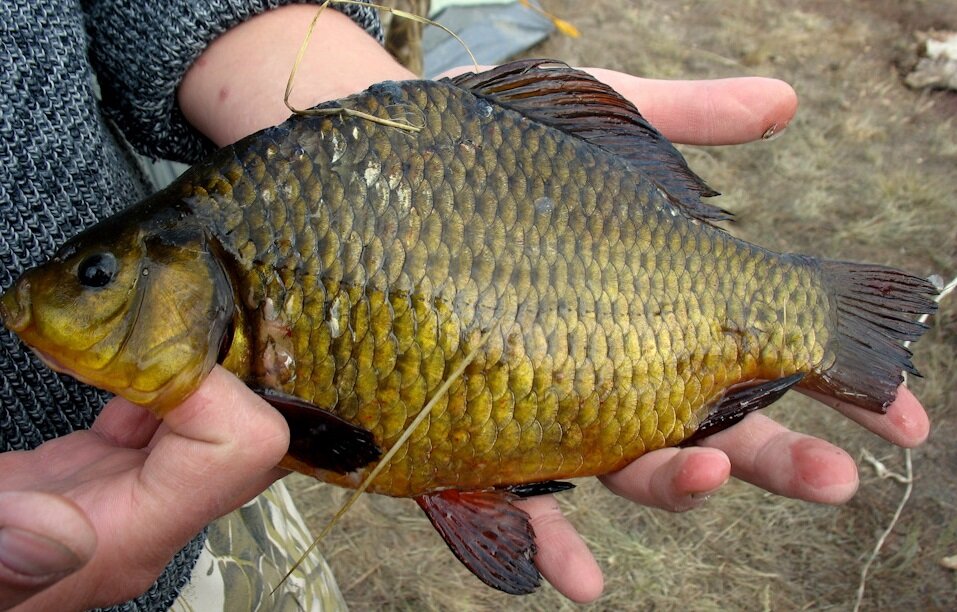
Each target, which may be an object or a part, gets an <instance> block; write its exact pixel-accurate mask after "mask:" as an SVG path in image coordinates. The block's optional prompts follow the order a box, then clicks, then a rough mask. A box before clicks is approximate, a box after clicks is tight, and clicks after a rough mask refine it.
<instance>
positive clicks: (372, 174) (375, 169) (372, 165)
mask: <svg viewBox="0 0 957 612" xmlns="http://www.w3.org/2000/svg"><path fill="white" fill-rule="evenodd" d="M381 173H382V168H381V167H380V166H379V164H377V163H376V162H375V161H371V160H370V161H369V163H368V164H367V165H366V169H365V172H364V173H363V176H364V178H365V180H366V186H367V187H371V186H372V183H374V182H376V180H378V178H379V174H381Z"/></svg>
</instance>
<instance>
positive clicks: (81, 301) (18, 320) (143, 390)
mask: <svg viewBox="0 0 957 612" xmlns="http://www.w3.org/2000/svg"><path fill="white" fill-rule="evenodd" d="M141 217H142V215H140V216H139V217H138V216H137V215H136V214H135V212H134V213H129V212H127V213H121V214H120V215H118V216H117V217H113V218H111V219H108V220H106V221H105V222H103V223H100V224H98V225H96V226H93V227H92V228H90V229H89V230H87V231H86V232H83V233H81V234H79V235H78V236H76V237H75V238H74V239H72V240H70V241H69V242H67V243H66V244H65V245H64V246H63V247H62V248H61V249H60V250H59V251H58V252H57V253H56V255H55V256H54V257H53V258H52V259H51V260H50V261H48V262H47V263H45V264H42V265H40V266H38V267H36V268H32V269H30V270H27V271H26V272H25V273H24V274H23V275H22V276H21V277H20V278H19V279H18V280H17V281H16V283H15V284H14V285H13V286H12V287H11V288H9V289H8V290H7V291H6V292H5V293H4V294H3V296H2V297H0V318H2V320H3V323H4V325H5V326H6V327H7V328H9V329H10V330H11V331H13V332H14V333H16V334H17V335H18V336H19V337H20V338H21V340H23V342H24V343H26V344H27V345H28V346H29V347H30V348H32V349H33V351H34V352H35V353H36V354H37V355H38V356H39V357H40V358H41V359H42V360H43V361H44V362H45V363H46V364H47V365H48V366H50V367H51V368H53V369H54V370H57V371H59V372H63V373H66V374H69V375H71V376H73V377H75V378H77V379H79V380H81V381H83V382H85V383H88V384H91V385H94V386H96V387H100V388H102V389H106V390H108V391H111V392H113V393H115V394H117V395H120V396H122V397H125V398H126V399H128V400H130V401H132V402H133V403H136V404H139V405H142V406H144V407H146V408H149V409H150V410H151V411H153V412H154V413H155V414H157V415H158V416H162V414H164V413H165V412H166V411H167V410H169V409H170V408H172V407H173V406H175V405H177V404H179V403H180V402H181V401H182V400H183V399H185V398H186V397H187V396H188V395H189V394H190V393H192V392H193V391H194V390H195V389H196V388H197V387H198V386H199V384H200V383H201V382H202V380H203V378H205V376H206V375H207V374H208V373H209V371H210V370H211V369H212V367H213V366H214V365H215V363H216V361H217V357H218V355H219V351H220V348H221V346H222V345H223V344H224V339H225V337H226V336H228V335H229V327H230V322H231V319H232V316H233V310H234V306H233V303H234V300H233V298H232V295H233V294H232V291H231V287H230V283H229V280H228V277H227V275H226V273H225V270H224V268H223V266H222V263H221V260H220V258H219V257H218V256H217V252H216V248H215V245H214V244H213V243H212V241H211V239H209V238H208V237H207V236H206V235H205V234H204V232H203V231H202V229H201V228H200V227H198V225H197V224H190V222H189V219H188V217H187V218H186V220H185V221H184V218H183V217H182V216H181V215H178V214H165V215H159V216H154V217H153V218H148V219H146V220H145V221H144V220H143V219H142V218H141Z"/></svg>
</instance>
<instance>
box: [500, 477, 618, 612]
mask: <svg viewBox="0 0 957 612" xmlns="http://www.w3.org/2000/svg"><path fill="white" fill-rule="evenodd" d="M516 505H517V506H519V507H520V508H521V509H522V510H524V511H525V512H527V513H528V515H529V517H530V518H531V524H532V529H534V531H535V544H536V545H537V547H538V552H537V553H536V554H535V565H536V566H537V567H538V570H539V571H540V572H541V573H542V576H544V577H545V580H548V582H549V583H551V585H552V586H554V587H555V588H556V589H557V590H558V591H559V592H560V593H561V594H562V595H564V596H565V597H567V598H569V599H571V600H572V601H575V602H578V603H588V602H590V601H594V600H595V599H597V598H598V596H599V595H601V591H602V589H603V588H604V586H605V583H604V578H603V577H602V575H601V570H600V569H599V568H598V564H597V563H596V562H595V558H594V557H593V556H592V554H591V551H589V550H588V546H586V545H585V542H584V541H583V540H582V539H581V536H579V535H578V532H577V531H575V528H574V527H572V525H571V523H569V522H568V519H566V518H565V516H564V515H563V514H562V511H561V509H560V508H559V507H558V502H557V501H555V498H554V497H553V496H551V495H540V496H537V497H530V498H528V499H523V500H521V501H518V502H516Z"/></svg>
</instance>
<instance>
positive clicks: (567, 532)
mask: <svg viewBox="0 0 957 612" xmlns="http://www.w3.org/2000/svg"><path fill="white" fill-rule="evenodd" d="M589 72H591V73H592V74H594V75H595V76H596V77H598V78H599V79H601V80H602V81H604V82H606V83H608V84H609V85H611V86H612V87H614V88H615V89H616V90H618V91H619V92H620V93H621V94H622V95H624V96H625V97H627V98H628V99H630V100H631V101H632V102H634V104H635V105H636V106H637V107H638V109H639V110H640V111H641V113H642V114H643V115H644V117H645V118H646V119H648V121H650V122H651V124H652V125H654V126H655V127H656V128H658V130H660V131H661V132H662V133H663V134H664V135H665V136H667V137H668V138H669V139H671V140H672V141H674V142H679V143H686V144H708V145H712V144H736V143H743V142H748V141H752V140H758V139H760V138H762V137H766V136H767V135H769V134H771V133H780V132H781V130H783V129H784V128H785V127H786V126H787V125H788V123H789V122H790V121H791V119H792V117H793V116H794V112H795V110H796V109H797V98H796V96H795V94H794V91H793V90H792V89H791V87H790V86H789V85H787V84H786V83H783V82H781V81H776V80H772V79H762V78H741V79H722V80H714V81H655V80H648V79H640V78H636V77H632V76H629V75H626V74H622V73H619V72H613V71H610V70H598V69H589ZM828 403H829V404H830V405H832V406H834V407H835V408H837V409H838V410H839V411H841V412H842V413H843V414H845V415H846V416H848V417H849V418H851V419H852V420H854V421H856V422H858V423H860V424H861V425H863V426H864V427H866V428H867V429H869V430H871V431H873V432H874V433H876V434H878V435H880V436H881V437H883V438H885V439H886V440H889V441H890V442H893V443H895V444H898V445H901V446H906V447H911V446H916V445H918V444H920V443H921V442H923V441H924V439H925V438H926V437H927V433H928V429H929V423H928V420H927V415H926V413H925V412H924V409H923V408H922V407H921V405H920V403H919V402H918V401H917V399H916V398H915V397H914V396H913V395H912V394H911V393H910V391H908V390H907V389H906V388H904V387H901V389H900V390H899V392H898V396H897V400H896V401H895V402H894V403H893V404H892V405H891V406H890V407H889V408H888V411H887V414H884V415H879V414H875V413H872V412H868V411H866V410H864V409H861V408H857V407H854V406H847V405H838V404H836V403H834V402H831V401H828ZM731 476H734V477H736V478H741V479H743V480H746V481H748V482H750V483H753V484H755V485H757V486H759V487H762V488H764V489H766V490H768V491H770V492H772V493H776V494H778V495H784V496H787V497H794V498H797V499H803V500H807V501H812V502H818V503H825V504H840V503H844V502H846V501H847V500H848V499H850V498H851V496H853V495H854V492H855V491H856V490H857V485H858V476H857V467H856V465H855V463H854V460H853V459H852V458H851V457H850V456H849V455H848V454H847V453H846V452H844V451H843V450H841V449H840V448H837V447H836V446H833V445H832V444H829V443H828V442H825V441H824V440H820V439H817V438H814V437H812V436H807V435H804V434H800V433H797V432H793V431H790V430H788V429H787V428H786V427H784V426H782V425H779V424H778V423H776V422H774V421H773V420H772V419H770V418H768V417H766V416H764V415H763V414H759V413H756V414H751V415H749V416H748V417H746V418H745V419H744V421H742V422H741V423H739V424H738V425H736V426H734V427H732V428H730V429H727V430H725V431H722V432H720V433H717V434H715V435H712V436H710V437H708V438H705V439H703V440H701V441H700V442H699V443H698V445H697V446H694V447H689V448H680V449H679V448H667V449H662V450H658V451H654V452H652V453H648V454H646V455H643V456H642V457H640V458H639V459H637V460H636V461H634V462H633V463H631V464H630V465H628V466H627V467H626V468H624V469H623V470H621V471H619V472H616V473H614V474H609V475H607V476H604V477H602V479H601V480H602V482H603V483H604V484H605V485H606V486H607V487H608V488H609V489H611V490H612V491H613V492H615V493H617V494H618V495H620V496H622V497H624V498H626V499H629V500H631V501H633V502H636V503H639V504H642V505H645V506H652V507H656V508H663V509H666V510H672V511H684V510H689V509H691V508H694V507H695V506H697V505H698V504H700V503H702V502H703V501H704V499H705V498H707V496H708V495H710V494H711V493H713V492H714V491H716V490H717V489H718V488H720V487H721V485H723V484H724V483H725V482H727V481H728V479H729V478H730V477H731ZM520 504H521V506H522V508H523V509H524V510H525V511H526V512H528V513H529V515H530V516H531V517H532V525H533V527H534V529H535V534H536V543H537V545H538V554H537V556H536V557H535V563H536V565H537V566H538V568H539V570H540V571H541V572H542V575H544V576H545V578H546V579H547V580H548V581H549V582H550V583H552V585H553V586H554V587H555V588H556V589H558V591H560V592H561V593H562V594H564V595H565V596H566V597H569V598H570V599H572V600H575V601H579V602H587V601H591V600H593V599H595V598H597V597H598V596H599V595H600V594H601V591H602V586H603V579H602V575H601V570H600V569H599V568H598V565H597V563H596V562H595V560H594V558H593V557H592V555H591V553H590V552H589V550H588V548H587V546H586V545H585V543H584V542H583V541H582V539H581V538H580V537H579V535H578V534H577V533H576V531H575V529H574V528H573V527H572V526H571V524H570V523H569V522H568V521H567V520H566V519H565V518H564V517H563V516H562V514H561V511H560V509H559V507H558V503H557V502H556V501H555V499H554V497H552V496H541V497H535V498H530V499H527V500H523V501H521V502H520Z"/></svg>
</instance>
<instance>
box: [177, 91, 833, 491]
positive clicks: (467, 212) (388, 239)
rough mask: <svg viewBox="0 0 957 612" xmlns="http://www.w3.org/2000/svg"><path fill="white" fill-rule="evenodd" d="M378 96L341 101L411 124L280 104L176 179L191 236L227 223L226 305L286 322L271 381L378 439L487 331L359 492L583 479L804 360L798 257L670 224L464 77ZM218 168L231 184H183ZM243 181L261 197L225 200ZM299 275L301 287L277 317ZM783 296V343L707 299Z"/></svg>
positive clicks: (807, 306)
mask: <svg viewBox="0 0 957 612" xmlns="http://www.w3.org/2000/svg"><path fill="white" fill-rule="evenodd" d="M384 95H385V96H386V97H387V98H388V100H380V99H379V98H380V95H379V92H377V91H376V90H375V89H373V90H371V91H370V92H369V93H368V94H365V95H363V96H360V97H354V98H351V99H349V100H348V101H347V102H345V103H344V104H346V105H347V106H348V107H349V108H351V109H352V110H356V111H361V112H365V113H369V114H371V115H374V116H378V117H382V118H390V117H392V116H394V115H393V114H394V113H395V112H396V109H403V110H406V111H407V112H408V114H409V116H411V117H413V118H415V117H420V118H421V119H422V125H423V129H422V130H421V131H419V132H416V133H410V132H407V131H403V130H398V129H392V128H383V127H382V126H380V125H378V124H376V123H373V122H371V121H369V120H366V119H363V118H358V117H351V116H336V117H328V116H325V117H322V116H321V117H313V118H300V119H298V120H297V121H296V122H294V123H293V124H291V125H290V126H288V127H279V128H274V129H273V130H272V131H270V132H267V135H268V138H266V139H259V140H257V141H256V142H255V143H251V144H250V145H247V146H245V147H242V145H239V146H237V147H236V148H234V149H232V150H228V153H224V154H223V156H224V157H225V156H227V155H228V156H234V157H235V158H236V159H237V160H238V161H237V164H238V167H237V166H235V165H233V164H228V165H227V167H228V168H229V170H227V171H225V172H222V171H219V170H218V169H219V168H222V167H223V164H224V160H223V159H218V158H215V157H214V158H213V159H212V160H211V161H210V162H209V163H208V164H206V165H205V166H201V167H198V168H196V169H194V170H193V171H192V172H191V173H190V174H189V175H187V177H184V180H182V181H181V182H180V189H181V190H182V191H183V193H185V194H187V197H192V198H193V199H194V207H195V209H196V210H197V212H198V214H200V215H201V216H203V217H205V221H204V222H205V224H206V225H208V226H209V227H211V228H214V231H215V228H230V227H231V226H233V225H234V223H235V221H233V223H230V221H231V220H235V219H236V218H237V216H242V218H243V221H242V222H241V225H244V226H245V229H240V228H236V227H233V229H232V230H231V231H226V232H221V233H219V234H218V235H217V236H216V237H217V239H218V240H219V241H220V242H221V244H222V245H223V246H224V248H225V249H226V250H227V251H228V252H229V253H231V254H232V255H233V256H235V257H236V259H237V262H238V266H239V268H240V269H242V270H244V271H245V274H244V277H243V281H242V283H241V285H242V287H241V289H240V292H239V293H240V295H241V296H248V299H247V300H246V303H245V307H246V308H247V309H248V310H249V311H252V312H255V311H261V310H262V304H263V303H264V302H265V301H267V300H268V301H270V302H271V303H272V304H274V305H275V306H274V307H275V308H277V309H278V312H279V314H278V315H277V319H276V321H278V327H281V328H283V329H285V330H288V334H289V336H290V337H289V340H288V344H289V345H290V347H291V348H290V349H289V351H288V353H289V355H290V357H291V359H293V360H294V363H293V364H290V365H289V366H288V367H289V369H290V370H291V371H290V372H288V373H283V374H281V375H280V376H279V379H280V380H281V384H280V385H278V389H280V390H282V391H285V392H288V393H290V394H294V395H296V396H298V397H301V398H304V399H306V400H309V401H310V402H314V403H315V404H316V405H318V406H320V407H323V408H326V409H328V410H331V411H334V412H336V413H337V414H339V415H340V416H342V417H343V418H345V419H346V420H348V421H351V422H354V423H356V424H358V425H361V426H362V427H365V428H368V429H369V430H370V431H372V433H373V434H374V436H375V440H376V442H377V443H379V444H380V445H381V446H382V447H383V448H389V447H391V445H392V444H393V443H394V441H395V440H396V439H397V438H398V436H399V435H400V434H401V433H402V431H403V430H404V429H405V427H406V426H407V425H408V424H409V423H410V422H411V420H412V419H413V418H414V417H415V416H416V415H417V414H418V412H419V411H420V410H421V408H422V407H423V406H424V405H425V403H426V402H427V401H428V400H429V399H430V398H431V397H432V396H433V395H434V394H435V393H436V391H437V389H438V387H439V386H440V385H441V384H442V382H443V381H444V380H445V379H446V378H447V377H448V375H449V373H450V372H451V371H452V369H454V367H455V365H456V364H457V363H459V362H460V361H461V360H462V359H463V358H464V357H465V355H467V354H468V353H469V352H470V350H471V347H472V346H474V345H475V343H476V342H478V341H479V339H480V337H481V336H482V335H483V334H490V335H491V337H490V338H489V340H488V344H487V347H486V349H485V351H484V353H483V354H481V355H479V357H478V358H477V359H476V360H475V362H474V363H472V364H471V365H470V366H469V367H468V368H467V369H466V371H465V374H464V375H463V377H462V379H461V380H460V381H457V382H456V383H455V384H453V386H452V388H451V390H450V391H449V394H448V397H447V399H440V400H439V404H438V405H437V406H436V407H435V409H434V410H433V412H432V414H431V415H430V418H429V419H428V420H427V421H426V422H425V423H424V424H423V425H421V426H420V427H419V430H418V431H416V432H415V434H414V435H413V436H412V438H411V439H410V441H409V442H407V443H406V448H404V449H402V450H400V452H399V454H398V455H397V456H396V457H395V458H394V459H393V460H392V462H391V463H390V465H389V466H388V467H386V469H385V470H384V471H383V472H382V473H381V474H380V475H379V476H378V477H377V479H376V480H375V482H373V484H372V486H371V490H372V491H375V492H380V493H387V494H390V495H406V496H413V495H417V494H421V493H424V492H427V491H430V490H434V489H441V488H445V487H449V486H458V487H466V488H468V487H488V486H492V485H497V484H503V483H515V482H537V481H542V480H550V479H553V478H558V477H569V476H584V475H590V474H598V473H605V472H608V471H611V470H614V469H617V468H619V467H621V466H622V465H624V463H626V462H627V461H629V460H631V459H632V458H634V457H636V456H638V455H640V454H641V453H643V452H646V451H648V450H651V449H654V448H660V447H662V446H666V445H673V444H676V443H678V442H680V441H681V440H682V439H684V438H685V437H687V435H689V433H690V432H692V431H694V430H695V428H696V427H697V425H698V423H699V422H700V421H701V419H702V418H704V416H705V414H703V413H702V407H704V406H707V405H708V403H709V402H711V401H712V400H714V399H715V398H716V397H718V396H720V394H721V393H722V392H723V389H725V388H727V387H728V386H730V385H733V384H736V383H738V382H741V381H747V380H751V379H755V378H777V377H778V376H779V375H780V374H781V373H791V372H794V371H801V370H802V369H803V370H806V369H808V366H809V364H817V363H820V362H821V361H822V360H823V359H824V354H825V347H826V344H827V340H828V337H829V336H828V333H827V325H826V313H827V309H828V301H827V297H826V296H825V295H824V294H823V293H822V291H820V289H818V288H817V287H816V286H815V284H816V283H815V280H814V279H813V278H812V274H811V273H809V272H808V271H806V270H804V269H803V268H801V267H800V266H798V265H792V264H791V263H790V262H788V261H787V260H786V259H784V260H782V259H772V258H770V257H767V256H766V255H765V254H764V252H763V251H762V250H761V249H759V248H756V247H754V246H752V245H748V244H746V243H743V242H740V241H737V240H735V239H734V238H732V237H730V236H729V235H728V234H726V233H725V232H723V231H721V230H719V229H716V228H714V227H712V226H710V225H708V224H706V223H702V222H690V221H689V220H688V219H687V218H685V217H684V216H683V215H680V214H676V213H675V210H674V208H673V206H672V205H671V204H670V203H669V202H668V201H667V200H666V198H665V196H664V195H663V194H662V193H661V190H660V188H659V186H658V185H656V184H655V183H654V182H653V181H651V180H649V179H647V178H645V177H643V176H641V175H640V174H637V173H635V172H633V171H632V170H631V169H630V168H629V167H628V165H627V164H626V163H624V162H622V161H621V160H619V159H618V158H614V157H610V156H608V155H605V154H604V152H603V151H601V150H600V149H598V148H597V147H594V146H592V145H590V144H588V143H586V142H583V141H579V140H576V139H569V138H567V137H566V136H565V135H564V134H563V133H562V132H560V131H558V130H554V129H550V128H547V127H543V126H539V125H534V124H530V123H529V122H528V121H527V120H526V119H525V118H524V117H523V116H522V115H520V114H518V113H516V112H513V111H510V110H507V109H500V108H492V107H491V106H490V105H488V104H487V103H486V102H484V101H482V100H481V99H480V98H478V97H476V96H474V95H472V94H470V93H468V92H465V91H462V90H459V89H456V88H452V87H449V86H448V85H447V84H442V83H426V84H421V83H417V84H415V86H410V85H401V84H400V85H397V86H390V87H389V88H388V90H387V91H386V92H384ZM409 109H411V111H410V110H409ZM531 143H535V144H534V145H531ZM310 162H311V163H310ZM314 177H323V178H322V180H315V178H314ZM224 185H225V186H230V185H231V186H232V189H231V190H232V192H233V193H235V194H239V196H238V197H236V198H232V199H231V198H210V199H208V200H207V201H203V200H202V198H203V196H202V195H201V194H203V193H204V192H206V193H216V189H217V186H218V189H219V190H220V191H225V192H228V191H229V189H228V188H224V187H223V186H224ZM264 191H265V192H269V193H272V194H274V195H273V196H272V197H271V198H270V200H269V201H268V202H265V203H264V204H265V205H262V206H257V205H255V201H250V199H249V197H250V196H247V195H246V194H257V193H258V194H261V193H263V192H264ZM304 193H308V194H309V197H310V198H311V199H312V201H318V202H321V205H320V206H318V207H316V206H314V205H313V206H311V207H310V205H309V204H308V203H307V201H306V200H305V199H304V198H303V197H301V195H302V194H304ZM198 194H199V195H198ZM260 197H261V196H260ZM290 220H293V221H292V222H290ZM709 255H710V256H709ZM749 262H754V263H751V264H750V265H749ZM758 271H760V274H758V273H757V272H758ZM305 277H309V278H313V279H320V281H321V290H320V289H319V284H320V283H316V285H314V289H315V290H314V291H308V290H307V289H306V288H304V293H305V295H306V297H305V299H304V301H303V304H302V308H301V310H297V311H295V315H294V316H292V315H291V314H287V313H286V312H285V310H284V309H283V308H282V307H281V305H284V304H286V303H287V301H288V300H289V296H290V294H289V287H295V286H304V285H303V279H304V278H305ZM715 279H720V282H717V283H716V282H715ZM794 296H800V300H798V299H797V298H795V297H794ZM792 299H794V300H795V305H794V306H793V307H792V308H791V310H792V311H793V312H794V313H795V316H794V317H793V319H792V322H790V323H789V325H790V328H789V329H788V333H789V334H791V335H792V338H791V341H789V342H784V341H783V340H784V338H772V337H771V336H769V335H767V334H764V333H762V332H761V331H760V330H758V328H757V327H755V321H751V320H749V317H752V318H753V316H754V313H753V309H739V310H740V312H738V313H737V315H738V316H737V318H735V317H734V316H733V313H732V312H730V309H729V308H728V306H727V305H728V304H730V303H741V304H763V305H765V306H766V308H767V309H768V312H769V313H770V314H771V315H773V316H777V315H778V314H780V313H781V312H783V310H784V309H785V304H788V303H789V301H790V300H792ZM808 302H810V303H808ZM814 313H817V315H815V314H814ZM808 329H811V330H815V331H816V332H817V333H816V334H814V333H812V334H808V333H806V331H805V330H808ZM267 335H268V334H267ZM270 339H271V340H272V341H273V342H278V343H280V344H281V343H282V342H283V341H284V340H283V339H282V338H279V339H278V340H277V339H276V338H274V337H273V336H270ZM772 340H776V341H772ZM307 346H308V347H310V350H309V351H304V350H303V347H307ZM746 346H750V347H751V348H750V350H745V348H746ZM296 347H298V350H296ZM758 347H760V348H758ZM257 349H258V350H268V349H265V348H264V347H262V346H260V347H257ZM307 355H308V356H307ZM263 376H265V377H266V378H268V379H270V380H271V378H272V375H271V374H269V375H263ZM324 476H325V477H330V478H332V479H346V478H348V479H350V480H352V479H355V478H356V476H355V475H354V474H351V475H349V476H348V477H340V476H335V475H324Z"/></svg>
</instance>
